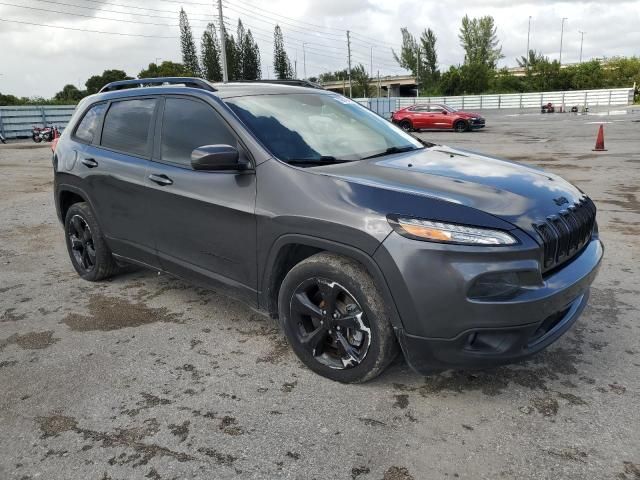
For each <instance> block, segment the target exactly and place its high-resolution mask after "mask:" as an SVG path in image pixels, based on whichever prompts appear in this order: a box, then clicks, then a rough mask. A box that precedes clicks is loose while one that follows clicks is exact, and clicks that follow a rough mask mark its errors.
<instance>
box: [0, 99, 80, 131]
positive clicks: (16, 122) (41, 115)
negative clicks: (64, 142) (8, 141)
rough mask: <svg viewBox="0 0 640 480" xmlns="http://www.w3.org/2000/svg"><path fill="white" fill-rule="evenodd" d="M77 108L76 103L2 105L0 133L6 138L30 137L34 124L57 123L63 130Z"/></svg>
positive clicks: (42, 125) (0, 108) (41, 125)
mask: <svg viewBox="0 0 640 480" xmlns="http://www.w3.org/2000/svg"><path fill="white" fill-rule="evenodd" d="M75 109H76V106H75V105H28V106H12V107H0V133H2V135H3V136H4V137H5V138H18V137H30V136H31V129H32V127H33V126H34V125H35V126H39V127H44V126H46V125H55V126H56V127H58V129H59V130H60V132H62V131H63V130H64V129H65V127H66V126H67V124H68V123H69V120H70V119H71V115H73V112H74V111H75Z"/></svg>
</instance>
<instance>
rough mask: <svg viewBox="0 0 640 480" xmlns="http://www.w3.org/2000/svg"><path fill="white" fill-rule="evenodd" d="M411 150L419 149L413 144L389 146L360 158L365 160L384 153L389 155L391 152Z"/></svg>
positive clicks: (382, 155)
mask: <svg viewBox="0 0 640 480" xmlns="http://www.w3.org/2000/svg"><path fill="white" fill-rule="evenodd" d="M412 150H420V148H419V147H414V146H413V145H407V146H406V147H396V146H393V147H389V148H387V149H386V150H385V151H384V152H379V153H374V154H373V155H369V156H368V157H364V158H363V159H362V160H367V159H369V158H376V157H384V156H385V155H391V154H392V153H403V152H410V151H412Z"/></svg>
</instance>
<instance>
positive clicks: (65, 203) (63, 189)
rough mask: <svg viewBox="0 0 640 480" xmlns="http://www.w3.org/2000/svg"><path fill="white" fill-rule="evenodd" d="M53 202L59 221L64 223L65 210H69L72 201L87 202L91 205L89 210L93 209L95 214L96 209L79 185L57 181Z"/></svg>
mask: <svg viewBox="0 0 640 480" xmlns="http://www.w3.org/2000/svg"><path fill="white" fill-rule="evenodd" d="M55 202H56V210H57V213H58V219H59V220H60V223H64V219H65V216H66V215H67V211H68V210H69V207H71V205H73V204H74V203H79V202H86V203H88V204H89V206H90V207H91V210H93V214H94V215H97V214H96V209H95V208H93V203H92V202H91V198H90V197H89V195H87V193H86V192H85V191H84V190H83V189H82V188H81V187H79V186H77V185H73V184H69V183H58V184H57V185H56V188H55ZM96 218H97V216H96Z"/></svg>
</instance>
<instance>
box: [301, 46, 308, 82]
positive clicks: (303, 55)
mask: <svg viewBox="0 0 640 480" xmlns="http://www.w3.org/2000/svg"><path fill="white" fill-rule="evenodd" d="M306 44H307V43H306V42H302V69H303V73H304V79H305V80H306V79H307V53H306V52H305V49H304V46H305V45H306Z"/></svg>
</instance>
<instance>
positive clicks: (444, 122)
mask: <svg viewBox="0 0 640 480" xmlns="http://www.w3.org/2000/svg"><path fill="white" fill-rule="evenodd" d="M429 108H430V110H431V115H432V118H433V120H432V123H433V127H432V128H437V129H447V128H451V118H450V117H451V114H450V113H449V112H447V110H445V109H444V107H443V106H442V105H430V106H429Z"/></svg>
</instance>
